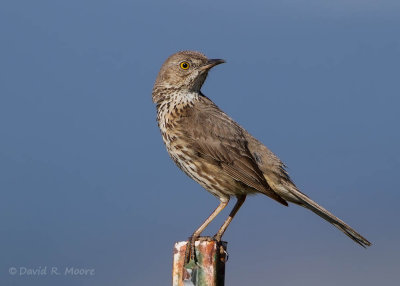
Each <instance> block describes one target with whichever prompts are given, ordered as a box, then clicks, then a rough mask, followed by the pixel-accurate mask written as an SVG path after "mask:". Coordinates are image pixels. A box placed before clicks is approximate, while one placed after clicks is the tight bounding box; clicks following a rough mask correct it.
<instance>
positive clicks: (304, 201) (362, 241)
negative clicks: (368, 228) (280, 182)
mask: <svg viewBox="0 0 400 286" xmlns="http://www.w3.org/2000/svg"><path fill="white" fill-rule="evenodd" d="M291 194H292V195H294V196H295V197H297V199H298V200H299V201H296V203H297V204H300V205H301V206H303V207H305V208H307V209H309V210H311V211H312V212H314V213H315V214H317V215H319V216H320V217H322V218H323V219H325V220H326V221H328V222H330V223H331V224H333V225H334V226H335V227H337V228H338V229H340V230H341V231H342V232H343V233H344V234H346V235H347V236H348V237H350V238H351V239H352V240H354V241H355V242H356V243H358V244H359V245H361V246H362V247H367V246H370V245H371V242H369V241H368V240H367V239H366V238H365V237H363V236H362V235H361V234H359V233H358V232H356V231H355V230H354V229H353V228H351V227H350V226H349V225H348V224H346V223H345V222H344V221H342V220H341V219H339V218H338V217H336V216H335V215H333V214H332V213H330V212H329V211H327V210H326V209H324V208H323V207H321V206H320V205H318V204H317V203H316V202H314V201H313V200H312V199H310V198H309V197H307V196H306V195H305V194H303V193H302V192H300V191H298V190H296V191H291Z"/></svg>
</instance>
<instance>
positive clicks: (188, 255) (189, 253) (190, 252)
mask: <svg viewBox="0 0 400 286" xmlns="http://www.w3.org/2000/svg"><path fill="white" fill-rule="evenodd" d="M228 203H229V197H227V198H225V197H224V198H221V199H220V203H219V205H218V207H217V208H216V209H215V210H214V211H213V212H212V213H211V215H210V216H209V217H208V218H207V219H206V220H205V221H204V222H203V224H202V225H201V226H200V227H199V228H198V229H197V230H196V231H195V232H194V233H193V234H192V236H191V237H189V240H188V244H187V245H186V251H185V262H186V263H188V262H189V260H194V256H195V251H194V244H195V241H196V240H197V239H198V238H199V236H200V234H201V233H202V232H203V230H204V229H205V228H206V227H207V226H208V225H209V224H210V222H211V221H212V220H213V219H214V218H215V217H216V216H217V215H218V214H219V213H220V212H221V211H222V210H223V209H224V208H225V207H226V206H227V205H228Z"/></svg>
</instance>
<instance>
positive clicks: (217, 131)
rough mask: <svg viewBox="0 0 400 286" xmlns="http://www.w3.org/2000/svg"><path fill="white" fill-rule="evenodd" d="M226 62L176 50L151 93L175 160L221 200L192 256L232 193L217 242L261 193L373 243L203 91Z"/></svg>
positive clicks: (362, 241) (366, 243)
mask: <svg viewBox="0 0 400 286" xmlns="http://www.w3.org/2000/svg"><path fill="white" fill-rule="evenodd" d="M224 62H225V61H224V60H221V59H208V58H207V57H206V56H205V55H203V54H202V53H199V52H195V51H182V52H178V53H175V54H173V55H171V56H170V57H169V58H168V59H167V60H166V61H165V62H164V64H163V65H162V67H161V69H160V72H159V73H158V76H157V79H156V81H155V84H154V88H153V93H152V97H153V101H154V103H156V104H157V121H158V126H159V127H160V130H161V135H162V138H163V140H164V143H165V146H166V147H167V150H168V153H169V155H170V156H171V158H172V160H173V161H174V162H175V163H176V165H177V166H178V167H179V168H180V169H181V170H182V171H183V172H185V173H186V174H187V175H188V176H189V177H191V178H192V179H193V180H195V181H196V182H197V183H199V184H200V185H201V186H202V187H204V188H205V189H206V190H207V191H209V192H210V193H211V194H213V195H214V196H216V197H217V198H218V199H219V200H220V204H219V205H218V207H217V208H216V209H215V210H214V211H213V212H212V213H211V215H210V216H209V217H208V218H207V219H206V220H205V221H204V223H203V224H202V225H201V226H200V227H199V228H198V229H197V230H196V231H195V232H194V233H193V235H192V236H191V238H190V240H189V245H191V246H190V247H191V251H190V253H191V257H192V258H193V255H194V253H193V250H194V248H193V247H194V241H195V240H196V239H198V238H199V237H200V234H201V233H202V232H203V230H204V229H205V228H206V227H207V225H208V224H209V223H210V222H211V221H212V220H213V219H214V218H215V217H216V216H217V215H218V213H220V212H221V211H222V210H223V209H224V208H225V207H226V205H227V204H228V202H229V199H230V197H232V196H235V197H236V198H237V202H236V204H235V206H234V207H233V209H232V211H231V213H230V214H229V216H228V218H227V219H226V220H225V222H224V224H223V225H222V226H221V228H220V229H219V230H218V232H217V233H216V235H215V236H214V239H215V240H217V241H220V240H221V237H222V235H223V234H224V232H225V230H226V228H227V227H228V225H229V223H230V222H231V221H232V219H233V217H234V216H235V214H236V213H237V211H238V210H239V208H240V207H241V206H242V204H243V203H244V201H245V199H246V196H247V195H249V194H259V193H261V194H264V195H266V196H268V197H270V198H272V199H274V200H275V201H277V202H279V203H281V204H282V205H284V206H287V205H288V202H290V203H294V204H297V205H300V206H302V207H305V208H307V209H309V210H311V211H312V212H314V213H316V214H317V215H319V216H320V217H322V218H323V219H325V220H327V221H328V222H330V223H331V224H333V225H334V226H335V227H337V228H338V229H339V230H341V231H342V232H344V233H345V234H346V235H347V236H349V237H350V238H351V239H352V240H354V241H355V242H356V243H358V244H360V245H361V246H363V247H366V246H370V245H371V243H370V242H369V241H368V240H367V239H365V238H364V237H362V236H361V235H360V234H359V233H357V232H356V231H355V230H354V229H352V228H351V227H350V226H349V225H347V224H346V223H345V222H344V221H342V220H340V219H339V218H337V217H336V216H334V215H333V214H331V213H330V212H329V211H327V210H326V209H324V208H323V207H321V206H320V205H318V204H317V203H316V202H314V201H313V200H311V199H310V198H309V197H308V196H307V195H305V194H304V193H302V192H300V191H299V190H298V188H297V187H296V185H295V184H294V183H293V182H292V180H291V179H290V177H289V175H288V173H287V171H286V170H285V165H284V164H283V163H282V162H281V160H280V159H279V158H278V157H277V156H276V155H275V154H274V153H272V152H271V151H270V150H269V149H268V148H267V147H266V146H264V145H263V144H262V143H261V142H260V141H258V140H257V139H256V138H254V137H253V136H252V135H250V134H249V133H248V132H247V131H246V130H245V129H244V128H243V127H241V126H240V125H239V124H238V123H236V122H235V121H234V120H233V119H231V118H230V117H229V116H228V115H227V114H225V113H224V112H223V111H222V110H221V109H219V108H218V106H217V105H215V104H214V103H213V102H212V101H211V100H210V99H209V98H208V97H206V96H205V95H204V94H203V93H202V92H201V91H200V89H201V87H202V85H203V83H204V81H205V80H206V77H207V75H208V72H209V70H210V69H211V68H212V67H214V66H216V65H219V64H222V63H224ZM187 248H188V249H189V247H187Z"/></svg>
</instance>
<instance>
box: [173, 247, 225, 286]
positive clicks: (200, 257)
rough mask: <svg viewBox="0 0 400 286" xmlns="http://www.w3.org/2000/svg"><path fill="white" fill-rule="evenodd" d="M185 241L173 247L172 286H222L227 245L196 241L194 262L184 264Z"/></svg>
mask: <svg viewBox="0 0 400 286" xmlns="http://www.w3.org/2000/svg"><path fill="white" fill-rule="evenodd" d="M186 246H187V241H179V242H177V243H175V245H174V261H173V267H172V285H173V286H190V285H193V286H223V285H224V281H225V262H226V246H227V243H226V242H225V241H223V242H219V243H218V242H216V241H205V240H201V241H199V240H197V241H196V242H195V251H196V260H197V262H195V261H193V260H191V261H189V263H188V264H186V265H184V263H185V252H186Z"/></svg>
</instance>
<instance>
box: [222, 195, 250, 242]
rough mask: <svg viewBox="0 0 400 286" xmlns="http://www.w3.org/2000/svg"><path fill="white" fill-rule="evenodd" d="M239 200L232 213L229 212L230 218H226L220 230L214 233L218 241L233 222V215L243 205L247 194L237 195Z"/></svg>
mask: <svg viewBox="0 0 400 286" xmlns="http://www.w3.org/2000/svg"><path fill="white" fill-rule="evenodd" d="M236 198H237V202H236V204H235V206H234V207H233V209H232V211H231V213H230V214H229V216H228V218H227V219H226V220H225V222H224V224H223V225H222V226H221V228H220V229H219V230H218V232H217V234H216V235H214V238H215V239H216V240H217V241H221V237H222V236H223V235H224V232H225V230H226V229H227V227H228V225H229V224H230V223H231V221H232V219H233V217H234V216H235V215H236V213H237V212H238V210H239V209H240V207H241V206H242V205H243V203H244V201H245V200H246V195H238V196H237V197H236Z"/></svg>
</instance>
